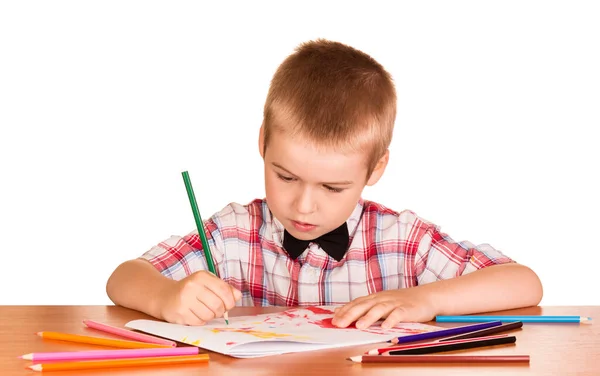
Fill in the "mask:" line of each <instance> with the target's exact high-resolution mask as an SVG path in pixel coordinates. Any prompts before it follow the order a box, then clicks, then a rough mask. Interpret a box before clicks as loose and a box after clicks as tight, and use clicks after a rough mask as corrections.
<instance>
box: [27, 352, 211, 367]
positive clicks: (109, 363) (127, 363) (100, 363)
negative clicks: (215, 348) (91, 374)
mask: <svg viewBox="0 0 600 376" xmlns="http://www.w3.org/2000/svg"><path fill="white" fill-rule="evenodd" d="M206 362H208V354H200V355H192V356H163V357H158V358H133V359H118V360H91V361H85V362H59V363H38V364H33V365H31V366H28V367H26V368H29V369H31V370H34V371H67V370H74V369H97V368H113V367H137V366H151V365H173V364H184V363H206Z"/></svg>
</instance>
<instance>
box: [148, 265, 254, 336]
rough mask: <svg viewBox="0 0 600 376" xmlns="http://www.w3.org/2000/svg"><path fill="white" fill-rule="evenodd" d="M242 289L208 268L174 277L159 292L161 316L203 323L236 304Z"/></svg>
mask: <svg viewBox="0 0 600 376" xmlns="http://www.w3.org/2000/svg"><path fill="white" fill-rule="evenodd" d="M241 297H242V293H241V292H240V291H239V290H237V289H235V288H233V287H232V286H231V285H229V284H228V283H226V282H225V281H223V280H221V279H220V278H219V277H217V276H215V275H214V274H212V273H210V272H208V271H204V270H202V271H199V272H196V273H193V274H191V275H189V276H187V277H186V278H184V279H182V280H180V281H173V283H171V284H170V286H169V287H168V288H166V289H164V290H163V291H162V292H161V293H160V299H159V301H160V306H161V309H160V310H161V317H162V318H163V319H164V320H166V321H168V322H171V323H175V324H184V325H203V324H205V323H206V322H208V321H210V320H212V319H215V318H217V317H223V315H224V314H225V312H226V311H227V310H230V309H232V308H233V307H235V302H236V300H239V299H240V298H241Z"/></svg>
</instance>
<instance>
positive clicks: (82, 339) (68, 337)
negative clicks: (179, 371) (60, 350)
mask: <svg viewBox="0 0 600 376" xmlns="http://www.w3.org/2000/svg"><path fill="white" fill-rule="evenodd" d="M36 334H37V335H38V336H40V337H42V338H44V339H56V340H60V341H68V342H77V343H87V344H90V345H100V346H108V347H119V348H123V349H149V348H170V347H171V346H168V345H159V344H157V343H146V342H137V341H123V340H120V339H109V338H100V337H89V336H80V335H77V334H69V333H58V332H37V333H36Z"/></svg>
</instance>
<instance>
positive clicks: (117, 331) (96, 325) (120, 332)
mask: <svg viewBox="0 0 600 376" xmlns="http://www.w3.org/2000/svg"><path fill="white" fill-rule="evenodd" d="M83 324H84V325H86V326H87V327H88V328H92V329H96V330H100V331H102V332H105V333H110V334H114V335H116V336H119V337H123V338H129V339H131V340H134V341H138V342H147V343H157V344H159V345H167V346H171V347H176V346H177V344H176V343H175V342H173V341H169V340H166V339H162V338H157V337H154V336H150V335H147V334H142V333H138V332H134V331H133V330H128V329H123V328H117V327H115V326H111V325H108V324H103V323H101V322H97V321H93V320H83Z"/></svg>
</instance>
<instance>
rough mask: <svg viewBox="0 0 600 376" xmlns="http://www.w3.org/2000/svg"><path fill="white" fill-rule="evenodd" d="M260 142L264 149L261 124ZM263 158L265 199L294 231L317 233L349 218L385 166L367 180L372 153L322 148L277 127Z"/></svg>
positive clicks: (308, 235) (311, 235)
mask: <svg viewBox="0 0 600 376" xmlns="http://www.w3.org/2000/svg"><path fill="white" fill-rule="evenodd" d="M260 140H261V141H260V142H259V148H260V150H261V154H262V150H263V147H262V129H261V136H260ZM263 158H264V165H265V190H266V199H267V203H268V204H269V208H270V209H271V212H272V213H273V215H274V216H275V217H276V218H277V219H278V220H279V221H280V222H281V223H282V224H283V226H284V227H285V229H286V230H288V232H290V233H291V234H292V235H293V236H294V237H296V238H298V239H302V240H311V239H315V238H317V237H319V236H321V235H323V234H325V233H327V232H329V231H331V230H334V229H335V228H337V227H339V226H340V225H341V224H342V223H344V222H345V221H346V220H347V219H348V218H349V217H350V215H351V214H352V211H353V210H354V208H355V207H356V203H357V202H358V200H359V198H360V195H361V193H362V191H363V189H364V187H365V185H372V184H374V183H375V182H376V181H377V180H378V179H379V177H380V176H381V174H382V173H383V169H384V168H385V164H386V162H387V154H386V156H385V157H384V158H382V160H383V159H384V163H383V165H381V164H380V165H378V167H376V169H375V171H374V172H373V174H372V175H371V177H370V178H369V179H368V180H367V178H366V176H367V165H366V158H367V156H366V155H365V154H363V153H356V154H342V153H339V152H336V151H334V150H329V149H324V148H317V147H315V146H314V145H310V144H309V143H307V142H306V141H305V140H303V139H301V138H298V137H297V138H292V137H291V136H289V135H286V134H285V133H284V132H280V131H275V132H273V133H272V135H271V136H270V140H269V145H268V147H267V150H266V153H265V155H263Z"/></svg>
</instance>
